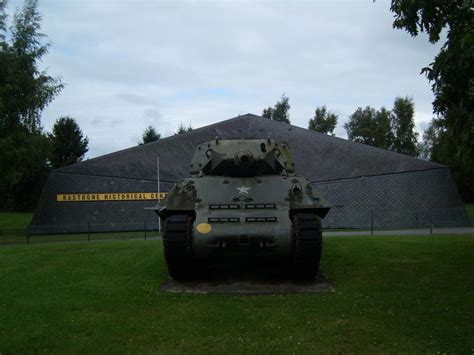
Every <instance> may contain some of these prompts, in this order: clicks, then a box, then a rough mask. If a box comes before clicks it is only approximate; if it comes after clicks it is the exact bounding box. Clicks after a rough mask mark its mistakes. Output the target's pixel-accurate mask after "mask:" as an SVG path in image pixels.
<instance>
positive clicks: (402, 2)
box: [262, 0, 474, 202]
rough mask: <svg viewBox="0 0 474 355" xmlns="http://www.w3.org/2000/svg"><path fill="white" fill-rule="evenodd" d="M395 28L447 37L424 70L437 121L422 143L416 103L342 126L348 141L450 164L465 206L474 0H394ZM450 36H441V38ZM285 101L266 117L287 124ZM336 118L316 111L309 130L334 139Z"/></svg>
mask: <svg viewBox="0 0 474 355" xmlns="http://www.w3.org/2000/svg"><path fill="white" fill-rule="evenodd" d="M390 11H391V12H392V13H393V15H394V18H395V19H394V21H393V27H394V28H396V29H402V30H405V31H407V32H408V33H409V34H410V35H411V36H413V37H416V36H418V35H419V34H420V33H426V34H427V35H428V40H429V42H431V43H437V42H439V41H440V40H441V39H442V38H446V39H445V42H444V44H443V45H442V47H441V49H440V51H439V53H438V54H437V55H436V56H435V58H434V59H433V62H431V63H430V64H429V65H428V66H426V67H424V68H422V69H421V73H422V74H424V75H426V77H427V79H428V80H429V81H430V82H431V84H432V91H433V94H434V101H433V115H434V117H433V119H432V120H431V122H430V125H429V127H428V128H427V129H426V130H425V131H424V133H423V135H422V139H421V140H419V141H418V137H417V133H416V132H415V131H414V122H413V120H412V119H411V118H410V117H411V115H412V111H413V102H412V100H410V99H409V98H396V99H395V103H394V107H393V109H392V110H391V111H388V110H386V109H385V108H381V109H379V110H375V109H373V108H371V107H365V108H362V107H360V108H358V109H357V110H356V111H355V112H354V113H353V114H352V115H351V116H350V117H349V121H348V122H347V123H346V124H344V128H345V129H346V131H347V135H348V137H349V139H351V140H354V141H358V142H361V143H365V144H370V145H374V146H378V147H381V148H385V149H391V150H393V151H396V152H400V153H403V154H409V155H413V156H419V157H421V158H423V159H427V160H431V161H433V162H437V163H441V164H444V165H447V166H449V167H450V168H451V171H452V173H453V176H454V179H455V181H456V184H457V187H458V190H459V192H460V194H461V196H462V198H463V200H464V201H466V202H473V201H474V183H473V181H474V32H473V28H474V3H473V1H472V0H468V1H466V0H450V1H413V0H392V1H391V6H390ZM443 32H444V33H445V34H446V36H445V37H444V36H442V35H441V34H442V33H443ZM289 107H290V105H289V100H288V98H287V97H286V96H284V95H283V96H282V98H281V99H280V100H279V101H278V102H277V104H276V105H275V106H274V107H270V108H267V109H264V110H263V113H262V116H264V117H266V118H269V119H274V120H277V121H282V122H286V123H289V122H290V118H289V114H288V112H286V113H282V110H283V111H284V109H285V108H287V109H289ZM336 124H337V115H335V114H333V113H328V111H327V110H326V108H325V107H324V106H322V107H318V108H317V109H316V111H315V116H314V117H313V118H312V119H311V120H310V122H309V125H308V128H310V129H314V130H317V131H319V132H322V133H326V134H327V133H330V134H332V132H333V130H334V128H335V127H336Z"/></svg>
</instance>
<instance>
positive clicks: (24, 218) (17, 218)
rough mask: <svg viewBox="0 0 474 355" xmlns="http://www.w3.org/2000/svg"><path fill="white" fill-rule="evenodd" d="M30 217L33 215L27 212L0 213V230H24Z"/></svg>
mask: <svg viewBox="0 0 474 355" xmlns="http://www.w3.org/2000/svg"><path fill="white" fill-rule="evenodd" d="M32 217H33V213H29V212H27V213H24V212H0V228H22V229H25V228H26V226H27V225H28V224H30V222H31V218H32Z"/></svg>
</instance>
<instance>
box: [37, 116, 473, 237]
mask: <svg viewBox="0 0 474 355" xmlns="http://www.w3.org/2000/svg"><path fill="white" fill-rule="evenodd" d="M216 136H220V137H221V138H224V139H225V138H227V139H229V138H234V139H235V138H267V137H269V136H270V137H271V138H273V139H276V140H284V141H286V142H288V144H289V146H290V148H291V150H292V152H293V155H294V159H295V162H296V169H297V172H298V173H299V174H300V175H303V176H306V177H307V178H308V179H309V180H310V181H311V182H312V183H313V184H314V186H315V187H316V188H317V190H318V191H319V192H320V193H321V194H322V195H323V196H324V197H326V198H327V199H328V200H329V202H330V203H331V205H332V206H333V209H332V210H331V211H330V212H329V214H328V216H327V217H326V219H325V220H324V225H325V226H326V227H334V228H367V227H370V226H371V224H372V223H374V224H375V227H378V228H381V227H388V228H396V227H415V226H425V225H426V224H427V223H428V222H427V221H429V223H441V222H440V221H445V222H444V223H451V222H453V221H454V222H453V223H455V222H456V221H458V220H462V219H463V218H464V219H466V216H465V214H464V212H463V209H462V201H461V199H460V198H459V195H458V193H457V190H456V187H455V185H454V182H453V180H452V178H451V174H450V172H449V168H447V167H446V166H443V165H440V164H435V163H431V162H426V161H423V160H419V159H415V158H412V157H409V156H406V155H402V154H397V153H393V152H390V151H386V150H383V149H379V148H374V147H370V146H367V145H364V144H359V143H353V142H349V141H346V140H344V139H340V138H336V137H331V136H327V135H324V134H321V133H317V132H313V131H309V130H306V129H303V128H300V127H295V126H291V125H288V124H284V123H281V122H275V121H271V120H268V119H264V118H261V117H259V116H255V115H250V114H248V115H244V116H239V117H236V118H233V119H230V120H226V121H223V122H220V123H217V124H213V125H210V126H207V127H203V128H200V129H196V130H193V131H191V132H189V133H186V134H181V135H177V136H172V137H168V138H165V139H161V140H159V141H157V142H154V143H150V144H146V145H142V146H137V147H133V148H129V149H125V150H123V151H119V152H116V153H112V154H108V155H105V156H102V157H98V158H95V159H91V160H88V161H84V162H81V163H79V164H75V165H71V166H68V167H65V168H62V169H58V170H55V171H53V172H52V173H51V174H50V176H49V178H48V180H47V182H46V185H45V188H44V190H43V193H42V196H41V199H40V202H39V205H38V207H37V210H36V212H35V214H34V217H33V221H32V226H31V232H32V233H38V234H41V233H69V232H87V231H88V230H90V231H92V232H99V231H122V230H123V231H126V230H142V229H143V228H144V227H145V224H146V227H147V228H149V229H151V228H156V227H157V225H158V220H157V217H156V214H155V213H154V212H153V211H150V210H148V209H146V208H150V207H153V206H154V205H155V203H156V202H154V201H100V202H57V201H56V195H58V194H67V193H114V192H117V193H119V192H156V191H157V181H156V176H157V175H156V158H157V156H159V157H160V177H161V190H162V191H168V190H169V189H170V188H171V186H172V185H173V182H175V181H177V180H179V179H181V178H184V177H186V176H189V163H190V160H191V157H192V154H193V152H194V149H195V146H196V145H197V144H199V143H202V142H205V141H208V140H211V139H214V138H215V137H216ZM436 211H438V212H436ZM439 211H443V212H439ZM449 211H457V212H455V213H454V212H453V215H452V216H451V215H450V213H451V212H449ZM459 211H461V212H459ZM456 223H457V222H456Z"/></svg>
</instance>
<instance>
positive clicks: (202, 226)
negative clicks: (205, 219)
mask: <svg viewBox="0 0 474 355" xmlns="http://www.w3.org/2000/svg"><path fill="white" fill-rule="evenodd" d="M196 229H197V231H198V232H199V233H201V234H207V233H209V232H210V231H211V229H212V227H211V225H210V224H209V223H199V224H198V225H197V227H196Z"/></svg>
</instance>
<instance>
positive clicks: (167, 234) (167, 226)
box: [163, 214, 194, 280]
mask: <svg viewBox="0 0 474 355" xmlns="http://www.w3.org/2000/svg"><path fill="white" fill-rule="evenodd" d="M193 222H194V217H193V216H192V215H188V214H180V215H171V216H169V217H167V218H166V220H165V222H164V228H163V249H164V254H165V260H166V265H167V266H168V272H169V274H170V276H171V277H172V278H173V279H175V280H189V279H191V278H192V276H193V250H192V230H193Z"/></svg>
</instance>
